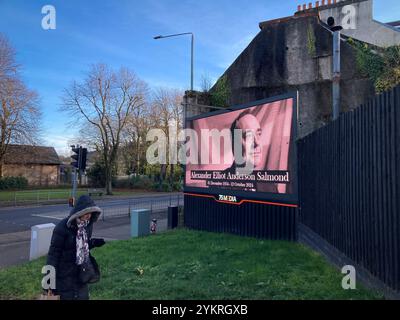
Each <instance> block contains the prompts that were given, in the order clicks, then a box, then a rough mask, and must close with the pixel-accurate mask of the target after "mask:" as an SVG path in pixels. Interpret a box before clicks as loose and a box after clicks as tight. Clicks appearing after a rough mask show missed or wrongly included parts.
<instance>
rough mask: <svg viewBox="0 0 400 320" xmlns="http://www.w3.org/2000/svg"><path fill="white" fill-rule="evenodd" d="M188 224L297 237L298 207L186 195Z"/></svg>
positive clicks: (247, 233)
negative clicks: (240, 202)
mask: <svg viewBox="0 0 400 320" xmlns="http://www.w3.org/2000/svg"><path fill="white" fill-rule="evenodd" d="M184 218H185V226H187V227H188V228H192V229H196V230H203V231H210V232H223V233H233V234H237V235H241V236H248V237H257V238H262V239H271V240H289V241H296V240H297V208H291V207H283V206H273V205H265V204H257V203H244V204H242V205H241V206H236V205H231V204H224V203H218V202H216V201H215V200H214V199H210V198H203V197H201V198H199V197H195V196H191V195H185V215H184Z"/></svg>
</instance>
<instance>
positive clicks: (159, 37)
mask: <svg viewBox="0 0 400 320" xmlns="http://www.w3.org/2000/svg"><path fill="white" fill-rule="evenodd" d="M185 35H192V36H193V32H185V33H177V34H170V35H167V36H161V35H159V36H156V37H154V40H158V39H164V38H172V37H178V36H185Z"/></svg>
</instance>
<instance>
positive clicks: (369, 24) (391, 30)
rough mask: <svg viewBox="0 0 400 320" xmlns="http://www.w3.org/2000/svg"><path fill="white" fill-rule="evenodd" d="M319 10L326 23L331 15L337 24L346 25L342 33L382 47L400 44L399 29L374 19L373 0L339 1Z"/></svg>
mask: <svg viewBox="0 0 400 320" xmlns="http://www.w3.org/2000/svg"><path fill="white" fill-rule="evenodd" d="M388 10H390V9H389V8H388ZM318 11H319V15H320V18H321V21H323V22H325V23H326V22H327V20H328V18H329V17H331V16H332V17H334V18H335V21H336V22H337V24H340V25H343V26H344V30H343V31H342V33H343V34H344V35H346V36H348V37H352V38H354V39H358V40H361V41H364V42H367V43H370V44H373V45H376V46H380V47H387V46H392V45H397V44H400V30H399V29H396V28H395V27H392V26H390V25H386V24H384V23H381V22H378V21H376V20H374V19H373V0H344V1H338V3H337V4H336V5H332V6H324V7H320V8H319V9H318ZM353 12H354V14H355V15H354V18H353ZM348 22H354V24H353V23H348ZM347 26H349V27H351V28H352V29H347ZM353 28H354V29H353Z"/></svg>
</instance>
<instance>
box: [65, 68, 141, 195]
mask: <svg viewBox="0 0 400 320" xmlns="http://www.w3.org/2000/svg"><path fill="white" fill-rule="evenodd" d="M146 90H147V87H146V84H145V83H144V82H143V81H141V80H140V79H139V78H138V77H137V76H136V75H135V73H133V72H132V71H130V70H128V69H125V68H121V69H120V70H118V71H114V70H112V69H111V68H109V67H108V66H106V65H104V64H97V65H94V66H92V67H91V69H90V71H89V72H88V74H87V77H86V79H85V80H84V81H83V82H82V83H77V82H74V83H73V84H72V85H71V86H70V87H69V88H67V89H65V92H64V96H63V107H62V108H61V110H63V111H66V112H69V113H70V115H71V116H72V117H74V120H73V122H72V123H71V124H72V125H74V126H76V125H77V124H80V125H81V126H83V127H85V126H86V127H89V131H90V135H91V136H92V137H93V133H94V134H95V136H96V138H95V139H94V140H92V141H94V144H95V145H96V149H97V150H98V151H100V152H101V154H102V158H103V161H104V166H105V176H106V192H107V194H112V184H111V182H112V168H113V166H114V165H115V161H116V159H117V155H118V148H119V147H120V144H121V138H122V133H123V130H124V128H125V127H126V126H127V123H128V118H129V117H128V116H129V114H130V113H131V112H132V111H133V110H135V109H136V108H142V107H143V106H144V101H145V95H146ZM84 130H85V129H84Z"/></svg>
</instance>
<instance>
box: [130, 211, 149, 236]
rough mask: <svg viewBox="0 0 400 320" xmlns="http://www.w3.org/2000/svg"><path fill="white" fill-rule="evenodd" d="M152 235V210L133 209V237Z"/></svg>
mask: <svg viewBox="0 0 400 320" xmlns="http://www.w3.org/2000/svg"><path fill="white" fill-rule="evenodd" d="M148 235H150V210H147V209H141V210H132V211H131V237H132V238H138V237H145V236H148Z"/></svg>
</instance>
